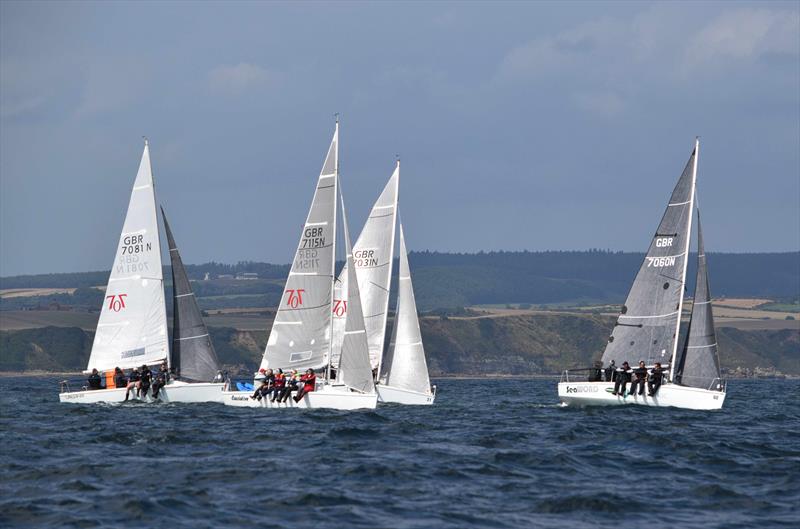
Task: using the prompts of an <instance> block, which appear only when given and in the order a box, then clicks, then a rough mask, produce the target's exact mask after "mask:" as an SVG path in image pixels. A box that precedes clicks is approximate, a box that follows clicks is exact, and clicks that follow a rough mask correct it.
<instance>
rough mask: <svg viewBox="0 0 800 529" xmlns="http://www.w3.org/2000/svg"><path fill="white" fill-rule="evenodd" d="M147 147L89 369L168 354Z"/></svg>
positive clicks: (125, 365)
mask: <svg viewBox="0 0 800 529" xmlns="http://www.w3.org/2000/svg"><path fill="white" fill-rule="evenodd" d="M167 341H168V336H167V313H166V306H165V304H164V282H163V275H162V269H161V241H160V238H159V235H158V217H157V214H156V201H155V189H154V186H153V172H152V167H151V164H150V148H149V145H148V144H147V143H146V142H145V146H144V150H143V152H142V158H141V161H140V163H139V170H138V171H137V174H136V180H135V181H134V184H133V187H132V190H131V195H130V201H129V203H128V210H127V213H126V216H125V222H124V224H123V227H122V230H121V232H120V238H119V243H118V246H117V252H116V256H115V258H114V264H113V266H112V267H111V274H110V276H109V280H108V285H107V287H106V292H105V297H104V303H103V306H102V309H101V312H100V319H99V320H98V324H97V331H96V333H95V336H94V342H93V344H92V352H91V354H90V357H89V363H88V365H87V371H88V370H91V369H98V370H100V371H105V370H110V369H114V368H115V367H120V368H122V369H130V368H132V367H136V366H140V365H142V364H155V363H158V362H160V361H162V360H165V359H166V358H167V356H168V354H169V353H168V343H167Z"/></svg>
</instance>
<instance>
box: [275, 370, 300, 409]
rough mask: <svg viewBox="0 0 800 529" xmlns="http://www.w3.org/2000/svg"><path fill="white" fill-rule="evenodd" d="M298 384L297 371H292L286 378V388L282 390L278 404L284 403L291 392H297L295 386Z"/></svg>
mask: <svg viewBox="0 0 800 529" xmlns="http://www.w3.org/2000/svg"><path fill="white" fill-rule="evenodd" d="M299 383H300V377H299V376H298V374H297V369H292V372H291V373H290V374H289V376H288V377H286V387H285V388H283V391H282V392H281V395H280V397H278V402H286V401H287V400H289V397H291V396H292V391H297V385H298V384H299Z"/></svg>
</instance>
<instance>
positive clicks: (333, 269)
mask: <svg viewBox="0 0 800 529" xmlns="http://www.w3.org/2000/svg"><path fill="white" fill-rule="evenodd" d="M335 116H336V128H335V130H334V134H333V135H334V137H336V153H335V156H336V176H335V177H334V178H333V200H334V207H333V231H332V232H331V233H333V242H332V244H333V249H332V252H331V253H332V254H333V259H331V300H330V307H329V316H330V319H329V329H330V331H329V334H330V338H329V339H328V365H327V367H326V368H325V381H326V382H328V381H330V379H331V363H332V359H333V297H334V295H335V293H334V289H335V286H336V211H337V209H338V208H337V207H336V205H335V204H336V202H337V200H336V197H337V196H338V193H339V113H338V112H337V113H336V114H335ZM343 207H344V206H343ZM343 213H344V212H343Z"/></svg>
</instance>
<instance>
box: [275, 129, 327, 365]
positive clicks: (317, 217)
mask: <svg viewBox="0 0 800 529" xmlns="http://www.w3.org/2000/svg"><path fill="white" fill-rule="evenodd" d="M338 157H339V124H338V123H337V124H336V129H335V130H334V133H333V139H332V140H331V144H330V147H329V148H328V154H327V156H326V157H325V162H324V163H323V165H322V171H321V172H320V175H319V179H318V180H317V187H316V190H315V192H314V198H313V200H312V201H311V207H310V209H309V212H308V217H307V218H306V223H305V225H304V226H303V231H302V233H301V235H300V242H299V243H298V245H297V252H296V253H295V256H294V260H293V262H292V268H291V270H290V271H289V277H288V278H287V279H286V286H285V287H284V290H283V297H281V302H280V306H279V307H278V312H277V314H276V315H275V321H274V322H273V324H272V330H271V331H270V334H269V339H268V340H267V347H266V350H265V351H264V357H263V359H262V360H261V367H263V368H282V369H286V368H292V369H307V368H309V367H310V368H314V369H319V368H321V367H324V366H325V365H326V364H327V363H328V356H329V353H330V344H331V325H330V323H331V296H332V290H333V274H334V264H335V263H334V256H335V255H336V253H335V250H336V196H337V187H338V178H337V174H338V170H339V164H338Z"/></svg>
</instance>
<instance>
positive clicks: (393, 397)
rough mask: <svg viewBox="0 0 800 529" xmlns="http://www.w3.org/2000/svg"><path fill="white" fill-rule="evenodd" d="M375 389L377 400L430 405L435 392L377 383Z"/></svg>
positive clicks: (434, 397)
mask: <svg viewBox="0 0 800 529" xmlns="http://www.w3.org/2000/svg"><path fill="white" fill-rule="evenodd" d="M377 390H378V402H385V403H394V404H408V405H412V406H430V405H431V404H433V401H434V400H435V399H436V393H419V392H417V391H410V390H407V389H402V388H396V387H392V386H384V385H378V386H377Z"/></svg>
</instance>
